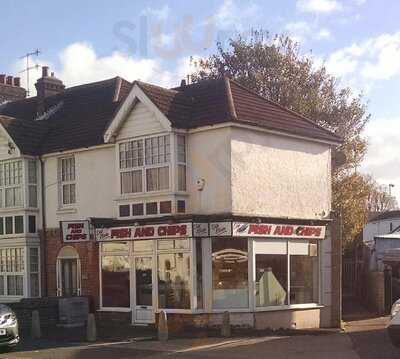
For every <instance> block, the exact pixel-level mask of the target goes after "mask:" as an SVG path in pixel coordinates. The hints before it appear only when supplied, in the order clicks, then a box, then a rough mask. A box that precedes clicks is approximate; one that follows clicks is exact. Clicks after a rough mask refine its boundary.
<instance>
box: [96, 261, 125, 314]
mask: <svg viewBox="0 0 400 359" xmlns="http://www.w3.org/2000/svg"><path fill="white" fill-rule="evenodd" d="M101 284H102V305H103V307H110V308H112V307H114V308H115V307H118V308H129V307H130V294H129V291H130V280H129V257H128V256H119V255H113V256H103V257H102V258H101Z"/></svg>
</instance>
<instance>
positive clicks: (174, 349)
mask: <svg viewBox="0 0 400 359" xmlns="http://www.w3.org/2000/svg"><path fill="white" fill-rule="evenodd" d="M385 324H386V319H385V318H377V319H367V320H359V321H353V322H350V323H349V324H348V325H347V326H346V333H333V334H324V335H296V336H291V337H282V336H280V337H279V336H277V337H273V336H267V337H255V338H254V337H253V338H231V339H221V338H203V339H180V340H171V341H168V342H166V343H160V342H157V341H142V342H121V343H113V344H96V345H89V346H88V345H83V346H75V347H60V348H55V349H54V348H53V349H43V350H38V351H20V352H11V353H4V354H0V358H7V359H17V358H19V359H36V358H37V359H39V358H40V359H50V358H51V359H91V358H93V359H109V358H112V359H128V358H130V359H134V358H149V359H161V358H166V359H167V358H168V359H169V358H171V359H172V358H179V359H203V358H204V359H205V358H210V359H214V358H215V359H217V358H218V359H224V358H227V359H242V358H245V359H249V358H251V359H265V358H273V359H294V358H296V359H314V358H323V359H336V358H340V359H372V358H373V359H392V358H397V359H398V358H400V349H397V348H394V347H393V346H392V345H391V343H390V342H389V339H388V337H387V335H386V330H385Z"/></svg>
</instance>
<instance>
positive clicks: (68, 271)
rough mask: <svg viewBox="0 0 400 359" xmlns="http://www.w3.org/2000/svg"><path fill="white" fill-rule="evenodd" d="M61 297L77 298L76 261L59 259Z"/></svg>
mask: <svg viewBox="0 0 400 359" xmlns="http://www.w3.org/2000/svg"><path fill="white" fill-rule="evenodd" d="M61 290H62V292H61V295H62V296H63V297H72V296H77V295H78V294H79V293H78V264H77V260H76V259H61Z"/></svg>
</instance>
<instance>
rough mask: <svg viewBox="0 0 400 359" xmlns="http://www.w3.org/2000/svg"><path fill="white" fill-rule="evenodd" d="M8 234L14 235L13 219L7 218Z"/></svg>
mask: <svg viewBox="0 0 400 359" xmlns="http://www.w3.org/2000/svg"><path fill="white" fill-rule="evenodd" d="M6 234H13V217H6Z"/></svg>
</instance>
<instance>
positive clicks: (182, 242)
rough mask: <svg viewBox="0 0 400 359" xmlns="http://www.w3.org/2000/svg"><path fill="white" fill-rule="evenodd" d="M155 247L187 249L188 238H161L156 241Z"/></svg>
mask: <svg viewBox="0 0 400 359" xmlns="http://www.w3.org/2000/svg"><path fill="white" fill-rule="evenodd" d="M157 249H158V250H160V251H162V250H171V249H189V240H188V239H162V240H158V241H157Z"/></svg>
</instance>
